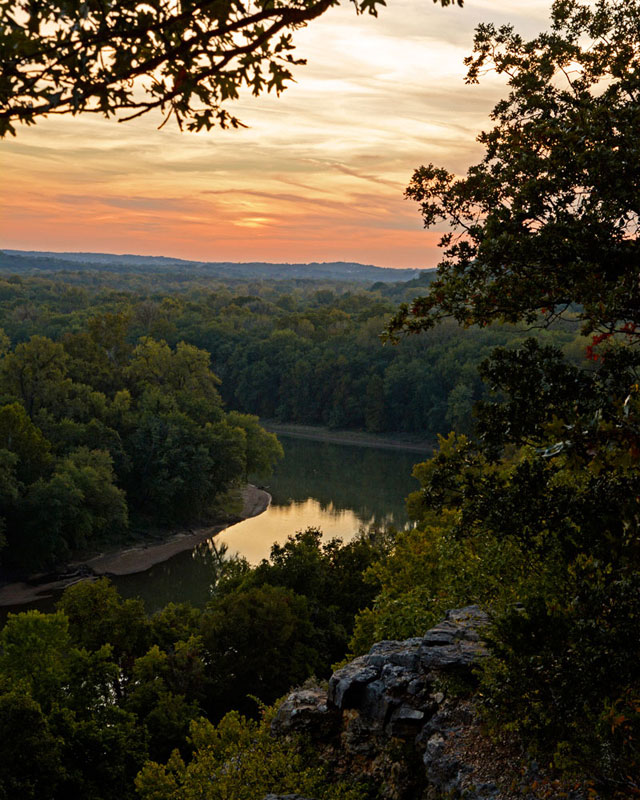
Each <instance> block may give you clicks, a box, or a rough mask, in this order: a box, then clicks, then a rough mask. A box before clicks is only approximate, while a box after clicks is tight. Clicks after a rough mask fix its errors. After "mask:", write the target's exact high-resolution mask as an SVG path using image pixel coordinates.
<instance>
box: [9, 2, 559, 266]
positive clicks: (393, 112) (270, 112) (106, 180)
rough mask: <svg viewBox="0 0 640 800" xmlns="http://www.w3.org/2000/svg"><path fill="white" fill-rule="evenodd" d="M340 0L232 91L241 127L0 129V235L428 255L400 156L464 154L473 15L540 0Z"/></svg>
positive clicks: (248, 251)
mask: <svg viewBox="0 0 640 800" xmlns="http://www.w3.org/2000/svg"><path fill="white" fill-rule="evenodd" d="M388 3H389V8H387V9H383V10H382V12H381V15H380V17H379V18H378V19H370V18H366V17H356V15H355V12H354V10H353V7H352V6H350V4H348V3H347V4H345V5H343V6H341V7H339V8H337V9H334V10H332V11H330V12H328V13H327V14H326V15H325V16H324V17H322V18H320V19H319V20H316V21H314V22H313V23H312V24H311V25H310V26H309V27H308V28H307V29H305V30H303V31H300V32H299V33H298V34H297V35H296V41H297V44H298V54H299V55H301V56H302V55H303V56H305V57H306V58H307V59H308V62H309V63H308V65H307V66H306V67H299V68H297V71H296V78H297V83H296V84H293V85H291V86H290V88H289V89H287V91H286V92H285V93H284V94H283V95H281V97H280V98H275V97H265V98H260V99H258V100H256V99H254V98H246V99H243V100H241V101H239V102H238V103H237V104H236V106H235V107H234V111H235V113H236V114H238V116H240V118H241V119H242V120H243V121H244V122H245V123H247V124H248V125H249V126H250V127H249V128H248V129H247V130H240V131H218V130H214V131H211V132H208V133H200V134H186V133H180V132H178V131H177V130H176V129H174V128H172V127H171V123H169V124H168V125H167V126H166V127H165V128H163V129H162V130H161V131H158V130H156V127H157V125H158V124H159V120H158V119H157V118H151V117H146V118H142V119H140V120H136V121H135V122H130V123H125V124H118V123H117V122H115V121H106V120H102V119H100V118H94V117H90V116H80V117H76V118H62V117H60V118H53V119H50V120H45V121H44V122H41V123H39V124H38V125H36V126H35V127H31V128H23V129H20V130H19V131H18V136H17V138H15V139H6V140H4V141H3V142H1V143H0V158H1V162H2V163H1V166H2V175H3V188H4V191H3V192H2V201H1V202H2V206H1V209H2V210H1V214H2V216H1V217H0V219H1V228H0V233H1V239H0V246H2V247H7V248H15V249H24V250H27V249H30V250H74V251H102V252H111V253H140V254H145V255H167V256H176V257H181V258H190V259H197V260H200V259H202V260H208V261H255V260H260V261H292V262H304V261H334V260H348V261H360V262H363V263H371V264H377V265H379V266H390V267H427V266H433V265H434V264H435V263H436V262H437V258H438V254H437V248H436V244H437V241H438V238H439V236H438V234H436V233H434V232H432V231H429V232H426V231H424V230H423V229H422V226H421V221H420V217H419V214H418V210H417V207H416V206H415V204H413V203H412V202H410V201H408V200H405V199H403V191H404V188H405V186H406V185H407V183H408V182H409V180H410V178H411V174H412V171H413V169H414V168H415V167H417V166H419V165H420V164H422V163H428V162H434V163H436V164H440V165H442V166H446V167H448V168H449V169H452V170H457V171H460V172H462V171H464V170H465V168H466V166H467V165H469V164H471V163H473V162H474V161H475V160H477V159H478V156H479V153H480V151H479V149H478V145H477V144H476V143H475V136H476V135H477V133H478V131H479V130H481V129H482V128H483V127H486V126H487V125H488V119H487V115H488V112H489V110H490V109H491V106H492V104H493V103H494V102H495V100H496V99H497V98H498V97H499V96H500V94H501V93H502V87H503V85H504V84H503V83H502V82H501V81H498V80H497V79H496V78H495V77H489V78H488V79H486V80H485V81H483V83H482V84H481V85H480V86H466V85H465V84H464V81H463V76H464V66H463V64H462V59H463V58H464V56H465V55H467V54H468V52H469V51H470V47H471V41H472V36H473V29H474V27H475V25H476V24H477V23H478V22H480V21H488V20H494V21H496V22H500V23H503V22H512V23H513V24H515V25H516V26H517V28H518V29H519V30H521V31H522V32H523V33H524V34H527V35H532V34H535V33H536V32H538V31H539V30H540V29H542V28H544V27H546V20H547V17H548V7H549V4H550V3H549V2H546V0H545V1H543V0H512V2H510V3H505V2H504V0H465V7H464V9H459V8H447V9H442V8H440V7H439V5H434V4H432V2H431V1H430V0H388Z"/></svg>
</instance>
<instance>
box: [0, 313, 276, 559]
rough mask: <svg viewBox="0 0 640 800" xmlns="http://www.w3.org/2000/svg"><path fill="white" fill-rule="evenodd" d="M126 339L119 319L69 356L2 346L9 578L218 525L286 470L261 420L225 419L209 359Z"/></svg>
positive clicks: (82, 338) (96, 327)
mask: <svg viewBox="0 0 640 800" xmlns="http://www.w3.org/2000/svg"><path fill="white" fill-rule="evenodd" d="M125 334H126V322H125V319H124V317H123V316H122V315H118V314H108V313H107V314H104V315H100V316H95V317H92V318H91V319H90V320H89V322H88V323H87V328H86V329H84V330H81V331H78V332H76V333H68V334H66V335H65V336H64V337H63V339H64V341H63V342H62V341H53V340H52V339H50V338H47V337H46V336H41V335H37V334H36V335H33V336H30V337H29V339H28V341H26V342H20V343H18V344H16V345H15V347H14V348H11V346H10V343H9V341H8V339H7V337H6V335H5V334H2V349H3V355H2V358H1V361H0V396H1V402H2V405H1V407H0V437H1V440H0V444H1V448H2V449H1V450H0V455H1V458H2V531H3V542H4V543H5V544H6V547H5V549H4V552H3V563H4V564H5V565H7V566H9V567H18V568H23V569H24V568H27V569H32V570H33V569H36V568H39V569H41V568H47V567H51V566H53V565H55V564H59V563H61V562H63V561H64V560H65V559H67V558H69V556H70V555H71V554H72V553H77V552H78V551H81V550H82V549H84V548H87V547H93V548H95V547H97V546H100V545H104V543H105V541H111V542H117V541H118V540H120V541H122V540H123V539H125V538H126V537H125V535H126V533H127V531H128V530H129V529H130V528H132V529H133V530H138V531H140V530H142V531H143V532H144V531H147V530H149V529H153V528H158V527H160V528H162V527H164V528H166V527H168V526H174V527H175V526H176V525H181V524H183V525H184V524H189V523H192V522H194V521H197V520H206V519H210V518H213V517H215V516H216V515H218V516H219V515H220V514H221V513H224V512H225V511H226V512H228V511H230V510H233V507H234V499H233V490H234V489H237V488H238V487H239V486H240V485H242V484H243V483H244V482H245V481H246V476H247V475H248V473H249V472H251V473H255V474H261V473H262V474H268V473H269V471H270V469H271V466H272V465H273V463H274V462H275V461H276V460H277V459H278V458H279V457H280V456H281V453H282V450H281V447H280V445H279V443H278V441H277V440H276V438H275V436H273V435H272V434H269V433H267V432H266V431H264V430H263V429H262V428H261V427H260V426H259V424H258V420H257V418H256V417H254V416H251V415H247V414H241V413H238V412H236V411H230V412H225V411H224V409H223V403H222V399H221V397H220V394H219V392H218V389H217V386H218V383H219V381H218V378H217V377H216V376H215V375H214V373H213V372H212V371H211V369H210V366H209V355H208V354H207V353H206V352H204V351H202V350H199V349H198V348H196V347H194V346H193V345H189V344H186V343H185V342H179V343H178V344H177V345H176V347H175V348H171V347H169V345H168V344H167V343H166V342H165V341H157V340H155V339H153V338H152V337H150V336H142V337H140V338H138V339H137V340H134V341H133V342H131V343H129V342H127V340H126V338H125Z"/></svg>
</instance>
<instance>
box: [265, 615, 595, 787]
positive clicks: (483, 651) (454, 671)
mask: <svg viewBox="0 0 640 800" xmlns="http://www.w3.org/2000/svg"><path fill="white" fill-rule="evenodd" d="M488 622H489V619H488V617H487V614H486V613H485V612H484V611H482V610H481V609H480V608H479V607H478V606H467V607H466V608H460V609H454V610H451V611H448V612H447V614H446V617H445V619H444V620H443V621H442V622H440V623H439V624H438V625H436V626H435V627H433V628H431V629H430V630H429V631H427V633H426V634H425V635H424V636H422V637H416V638H412V639H407V640H405V641H383V642H378V643H377V644H375V645H374V646H373V647H372V648H371V650H370V651H369V653H368V654H367V655H363V656H359V657H358V658H355V659H354V660H353V661H351V662H349V663H348V664H346V665H345V666H344V667H342V668H341V669H338V670H337V671H336V672H334V673H333V675H332V676H331V679H330V680H329V684H328V687H327V688H321V687H311V688H300V689H297V690H295V691H294V692H292V693H291V694H290V695H289V696H288V697H287V698H286V700H285V701H284V702H283V703H282V705H281V706H280V708H279V710H278V713H277V715H276V717H275V719H274V721H273V723H272V733H273V734H274V735H275V736H284V737H286V736H289V735H291V734H305V735H307V736H309V737H310V738H311V739H312V741H313V742H314V744H315V746H316V748H317V752H318V754H319V756H320V758H321V759H322V760H323V761H325V762H328V763H330V764H331V766H332V768H333V769H334V770H335V773H336V774H352V775H354V774H355V775H362V776H363V777H367V778H370V779H371V780H372V781H373V782H374V783H375V784H376V785H377V786H378V787H380V792H381V796H382V797H385V798H389V800H439V798H451V800H453V799H454V798H465V800H511V798H515V797H517V798H531V800H533V798H537V797H538V796H540V795H538V794H537V793H536V792H535V790H532V789H531V787H535V786H536V785H537V784H538V783H539V782H540V780H539V779H540V776H539V775H538V774H537V767H536V765H535V764H533V765H529V767H528V769H527V770H525V771H523V772H521V773H520V774H519V775H518V778H517V780H516V782H515V783H514V780H513V778H512V777H510V781H509V783H508V785H507V783H505V776H506V775H507V774H508V773H513V772H514V770H513V763H506V762H505V758H506V759H507V760H508V759H509V754H508V753H506V754H505V752H504V751H500V752H496V751H495V750H494V749H493V747H492V744H491V742H490V740H489V739H488V738H487V737H486V735H484V734H483V733H482V732H481V724H480V721H479V719H478V715H477V713H476V709H475V699H474V692H473V689H474V687H475V686H476V684H477V678H476V676H475V674H474V667H475V666H477V665H478V664H479V663H480V662H481V661H482V660H483V659H484V658H486V657H487V656H488V651H487V648H486V645H485V643H484V642H483V639H482V630H483V628H484V627H485V626H486V625H487V624H488ZM547 788H548V790H549V792H548V793H547V794H546V795H545V796H547V797H555V796H556V795H555V792H553V787H552V786H548V787H547ZM563 796H564V797H566V798H569V800H583V795H582V794H581V793H579V792H577V791H576V792H573V793H572V792H569V793H566V794H564V795H563ZM269 800H280V798H278V797H276V796H275V795H271V796H269ZM282 800H284V798H282ZM287 800H293V796H288V797H287ZM295 800H305V799H304V798H298V797H297V796H296V797H295ZM307 800H310V799H307Z"/></svg>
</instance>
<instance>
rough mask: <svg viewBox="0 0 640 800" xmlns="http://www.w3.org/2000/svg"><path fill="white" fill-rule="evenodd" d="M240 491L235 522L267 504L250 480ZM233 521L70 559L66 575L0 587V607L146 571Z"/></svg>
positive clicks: (261, 510)
mask: <svg viewBox="0 0 640 800" xmlns="http://www.w3.org/2000/svg"><path fill="white" fill-rule="evenodd" d="M241 495H242V511H241V512H240V515H239V516H240V520H238V522H241V521H243V520H245V519H250V518H251V517H257V516H258V515H259V514H262V513H264V512H265V511H266V510H267V509H268V508H269V506H270V505H271V495H270V494H269V493H268V492H266V491H265V490H264V489H258V488H257V486H253V484H247V485H246V486H245V487H244V488H243V489H242V490H241ZM235 524H237V523H235V522H231V523H224V524H218V525H210V526H208V527H206V528H196V529H194V530H187V531H184V530H182V531H178V532H173V533H171V534H169V535H168V536H167V537H166V539H164V541H161V542H157V543H151V544H147V545H145V544H140V545H135V546H133V547H128V548H126V549H120V550H114V551H111V552H107V553H99V554H98V555H96V556H93V557H92V558H89V559H86V560H85V561H82V562H76V561H74V562H71V563H70V564H69V565H68V566H69V567H70V568H75V569H76V570H77V571H76V572H74V573H73V574H72V575H69V576H68V577H65V576H61V578H60V579H59V580H55V581H51V582H50V583H42V584H38V585H34V584H30V583H28V582H26V581H19V582H16V583H8V584H6V585H5V586H2V587H0V607H5V608H6V607H10V606H21V605H25V604H27V603H35V602H37V601H38V600H45V599H47V598H48V597H51V595H52V594H53V592H56V591H60V590H62V589H66V588H67V586H71V585H73V584H74V583H78V582H79V581H83V580H93V579H94V578H99V577H102V576H103V575H133V574H135V573H137V572H146V570H148V569H151V567H154V566H155V565H156V564H161V563H163V562H164V561H168V560H169V559H170V558H172V556H175V555H177V554H178V553H182V552H183V551H184V550H192V549H193V548H194V547H195V546H196V545H198V544H200V543H201V542H204V541H206V540H207V539H210V538H211V537H212V536H215V535H216V534H217V533H220V531H223V530H226V529H227V528H230V527H231V526H233V525H235Z"/></svg>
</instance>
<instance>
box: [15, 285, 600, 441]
mask: <svg viewBox="0 0 640 800" xmlns="http://www.w3.org/2000/svg"><path fill="white" fill-rule="evenodd" d="M110 275H111V279H112V286H113V288H112V290H111V291H109V290H107V289H106V288H105V285H104V284H105V282H106V281H108V276H105V275H103V274H102V273H95V272H92V271H91V270H89V271H87V272H78V273H73V274H69V273H62V274H60V273H58V272H53V273H51V274H50V275H48V276H47V277H46V278H45V277H35V276H31V275H29V274H27V275H12V274H10V273H6V272H5V274H4V275H3V276H2V279H1V280H0V326H2V327H3V328H4V330H5V331H6V333H7V334H8V336H9V337H10V339H11V340H12V341H13V342H15V343H18V342H24V341H25V340H28V339H29V337H31V336H33V335H40V336H46V337H49V338H51V339H54V340H56V341H60V342H61V343H62V344H63V345H64V347H65V348H67V347H73V345H72V344H71V340H70V339H69V335H70V334H78V333H80V331H82V330H84V329H85V328H86V327H87V326H88V325H89V323H90V321H91V320H93V322H91V324H90V330H89V334H88V335H89V337H93V338H94V339H95V337H96V336H98V334H97V332H96V331H97V327H98V325H99V323H98V322H97V320H98V316H97V315H99V314H110V315H117V320H115V319H113V324H111V323H109V324H108V325H107V327H110V328H113V332H112V335H113V336H114V337H115V336H119V337H120V341H119V343H118V347H120V348H122V349H123V350H126V349H127V348H130V347H132V346H133V345H134V344H135V343H136V342H137V341H138V340H139V339H140V338H141V337H143V336H150V337H152V338H154V339H156V340H162V341H166V342H167V343H168V344H169V345H170V346H171V347H175V346H176V345H177V344H178V343H179V342H187V343H188V344H190V345H194V346H196V347H198V348H201V349H203V350H206V351H207V352H208V353H209V354H210V356H211V366H212V369H213V371H214V373H215V374H216V375H217V376H218V377H219V378H220V379H221V384H220V386H219V387H218V388H219V391H220V394H221V397H222V399H223V400H224V402H225V403H226V404H227V406H228V407H229V408H233V409H236V410H238V411H242V412H244V413H248V414H255V415H258V416H260V417H261V418H263V419H273V420H278V421H280V422H297V423H305V424H316V425H326V426H329V427H333V428H352V429H361V430H367V431H372V432H383V431H405V432H410V433H414V434H418V435H419V436H421V437H424V438H432V439H435V436H436V435H437V434H440V433H446V432H448V431H449V430H450V429H451V428H455V429H456V430H458V431H460V432H467V433H468V432H470V429H471V428H470V425H471V412H472V408H473V405H474V403H475V402H476V401H477V400H479V399H480V398H481V397H482V396H483V394H484V391H485V390H484V389H483V385H482V381H481V380H480V378H479V376H478V372H477V366H478V364H479V363H480V362H481V361H482V360H483V359H484V358H486V357H487V356H488V355H489V354H490V352H491V350H492V349H493V347H495V346H497V345H506V344H508V343H510V344H516V343H518V342H522V341H523V340H524V338H526V335H527V334H526V332H525V330H524V329H522V328H520V329H517V328H515V327H513V326H502V327H496V328H492V329H490V330H489V329H488V330H479V329H466V328H464V327H462V326H460V325H458V324H456V323H455V322H452V323H449V324H443V325H442V326H440V327H439V328H438V329H437V330H435V331H431V332H430V333H429V334H428V335H425V336H424V337H421V338H415V339H412V340H410V341H407V342H405V343H404V344H403V346H402V347H393V346H391V345H388V346H384V347H383V346H381V343H380V334H381V332H382V330H383V328H384V326H385V324H386V323H387V322H388V320H389V318H390V316H391V315H392V314H393V312H394V311H395V310H396V308H397V305H398V303H399V302H401V301H404V300H408V299H411V298H412V297H413V296H414V295H415V293H416V292H419V291H420V289H421V288H422V287H424V286H425V285H428V283H429V281H430V280H431V276H430V275H429V274H428V273H427V274H426V276H425V277H424V278H420V279H417V280H412V281H409V282H399V283H396V284H382V283H379V282H378V283H375V284H372V285H370V286H369V287H368V288H366V289H365V288H363V287H362V286H358V285H354V284H349V283H344V282H326V281H321V282H316V281H310V280H296V281H253V282H245V281H241V280H235V281H227V282H223V281H219V280H210V279H209V280H203V279H202V278H201V277H200V276H199V275H197V274H196V275H192V276H191V277H189V276H185V275H184V274H182V273H174V272H171V271H168V272H167V271H165V272H162V273H151V274H150V275H146V276H145V275H144V273H142V274H141V273H140V272H139V271H130V272H124V271H122V272H119V273H110ZM150 280H152V281H153V283H154V285H158V290H157V291H155V292H153V293H149V292H148V289H147V288H146V287H147V286H148V283H149V281H150ZM96 282H97V285H96ZM107 285H108V284H107ZM109 319H111V318H109ZM103 324H104V320H103ZM578 327H579V326H578V323H577V322H576V321H573V322H572V320H571V319H568V320H566V321H563V322H562V323H560V324H558V325H556V326H555V327H554V328H553V330H551V331H541V332H540V335H541V336H542V337H543V338H544V340H545V341H553V342H554V343H557V344H558V345H559V346H560V347H562V348H563V350H564V352H566V354H567V355H568V357H569V358H570V359H571V360H572V361H573V362H575V363H580V362H583V361H584V349H585V346H586V343H587V342H586V340H583V339H582V338H581V337H580V335H579V332H578ZM116 330H117V333H116ZM66 341H69V344H65V342H66Z"/></svg>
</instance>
